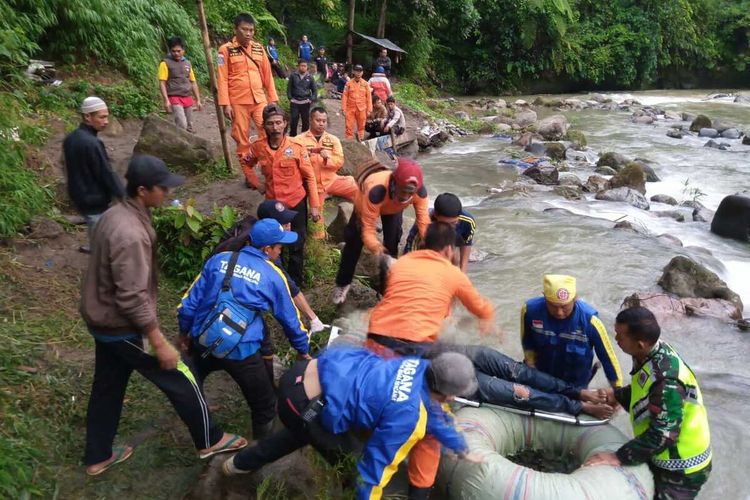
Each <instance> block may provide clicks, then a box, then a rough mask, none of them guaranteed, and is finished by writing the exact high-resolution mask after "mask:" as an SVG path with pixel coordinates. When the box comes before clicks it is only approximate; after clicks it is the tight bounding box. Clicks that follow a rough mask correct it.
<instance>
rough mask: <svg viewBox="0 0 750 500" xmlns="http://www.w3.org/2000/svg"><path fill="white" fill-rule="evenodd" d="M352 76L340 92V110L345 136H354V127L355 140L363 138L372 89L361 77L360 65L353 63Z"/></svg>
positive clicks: (348, 137) (350, 137)
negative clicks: (355, 129)
mask: <svg viewBox="0 0 750 500" xmlns="http://www.w3.org/2000/svg"><path fill="white" fill-rule="evenodd" d="M353 74H354V78H352V79H351V80H349V82H347V84H346V87H344V92H343V93H342V94H341V112H342V113H343V114H344V123H345V125H346V138H347V139H352V138H354V128H355V127H356V128H357V140H359V141H361V140H364V138H365V122H366V121H367V115H369V114H370V113H371V112H372V89H371V88H370V84H369V83H367V80H365V79H364V78H362V65H361V64H355V65H354V69H353Z"/></svg>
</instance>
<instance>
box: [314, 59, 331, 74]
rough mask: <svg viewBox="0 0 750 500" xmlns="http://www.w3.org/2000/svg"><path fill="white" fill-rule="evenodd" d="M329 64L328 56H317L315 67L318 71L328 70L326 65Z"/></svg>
mask: <svg viewBox="0 0 750 500" xmlns="http://www.w3.org/2000/svg"><path fill="white" fill-rule="evenodd" d="M327 65H328V58H327V57H326V56H318V57H316V58H315V67H316V68H317V69H318V73H325V72H327V71H328V69H327V68H326V66H327Z"/></svg>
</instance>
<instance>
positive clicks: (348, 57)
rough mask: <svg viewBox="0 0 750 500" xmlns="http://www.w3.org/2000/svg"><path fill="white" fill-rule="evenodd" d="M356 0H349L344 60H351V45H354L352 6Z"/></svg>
mask: <svg viewBox="0 0 750 500" xmlns="http://www.w3.org/2000/svg"><path fill="white" fill-rule="evenodd" d="M356 6H357V0H349V18H348V21H347V28H346V29H347V33H346V62H348V63H350V62H352V47H353V46H354V8H355V7H356Z"/></svg>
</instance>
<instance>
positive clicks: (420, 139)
mask: <svg viewBox="0 0 750 500" xmlns="http://www.w3.org/2000/svg"><path fill="white" fill-rule="evenodd" d="M342 142H343V141H342ZM417 145H418V146H419V150H420V151H425V150H426V149H430V147H432V146H431V144H430V137H429V136H427V135H425V134H422V133H417Z"/></svg>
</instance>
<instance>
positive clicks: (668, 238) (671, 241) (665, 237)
mask: <svg viewBox="0 0 750 500" xmlns="http://www.w3.org/2000/svg"><path fill="white" fill-rule="evenodd" d="M656 239H657V240H658V241H661V242H662V243H665V244H667V245H671V246H675V247H682V240H680V239H679V238H678V237H677V236H672V235H671V234H667V233H664V234H660V235H659V236H657V237H656Z"/></svg>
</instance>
